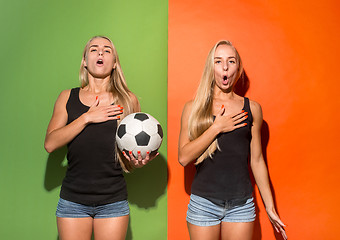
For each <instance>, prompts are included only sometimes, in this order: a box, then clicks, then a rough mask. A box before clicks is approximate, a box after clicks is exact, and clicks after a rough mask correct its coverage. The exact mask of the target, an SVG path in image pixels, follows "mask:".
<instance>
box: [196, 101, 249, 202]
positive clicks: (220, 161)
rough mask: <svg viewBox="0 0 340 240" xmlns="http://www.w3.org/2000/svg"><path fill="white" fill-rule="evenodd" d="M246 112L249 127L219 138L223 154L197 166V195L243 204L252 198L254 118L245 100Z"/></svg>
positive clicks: (217, 152)
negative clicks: (250, 168)
mask: <svg viewBox="0 0 340 240" xmlns="http://www.w3.org/2000/svg"><path fill="white" fill-rule="evenodd" d="M243 110H245V111H246V112H248V118H247V119H246V120H245V121H243V123H247V126H245V127H241V128H238V129H235V130H234V131H232V132H227V133H222V134H219V135H218V136H217V141H218V144H219V147H220V151H219V150H216V151H215V153H214V154H213V157H212V158H210V157H208V158H206V159H205V160H204V161H203V162H201V163H200V164H198V165H197V166H196V175H195V178H194V181H193V183H192V187H191V192H192V193H193V194H195V195H198V196H201V197H205V198H208V199H210V200H213V199H218V200H224V201H229V202H230V203H231V204H232V203H235V204H241V203H243V202H245V201H246V199H248V198H249V197H251V195H252V192H253V187H252V184H251V181H250V176H249V170H248V156H249V152H250V141H251V127H252V122H253V116H252V114H251V111H250V106H249V99H248V98H244V106H243Z"/></svg>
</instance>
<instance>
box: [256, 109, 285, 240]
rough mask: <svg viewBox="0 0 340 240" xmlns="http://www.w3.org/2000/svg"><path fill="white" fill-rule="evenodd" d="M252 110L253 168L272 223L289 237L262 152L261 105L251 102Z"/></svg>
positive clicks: (283, 234) (278, 230)
mask: <svg viewBox="0 0 340 240" xmlns="http://www.w3.org/2000/svg"><path fill="white" fill-rule="evenodd" d="M251 111H252V113H253V127H252V140H251V144H250V151H251V160H250V165H251V169H252V172H253V174H254V178H255V181H256V185H257V186H258V188H259V191H260V193H261V197H262V199H263V202H264V205H265V208H266V211H267V214H268V217H269V219H270V221H271V223H272V224H273V226H274V228H275V229H276V231H277V232H281V234H282V236H283V238H284V239H287V235H286V232H285V230H284V228H283V227H285V225H284V224H283V222H282V221H281V220H280V218H279V216H278V215H277V213H276V211H275V206H274V201H273V196H272V192H271V190H270V184H269V177H268V170H267V166H266V163H265V161H264V158H263V154H262V147H261V125H262V120H263V118H262V110H261V106H260V105H259V104H258V103H256V102H251Z"/></svg>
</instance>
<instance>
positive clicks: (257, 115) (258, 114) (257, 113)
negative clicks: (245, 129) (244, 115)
mask: <svg viewBox="0 0 340 240" xmlns="http://www.w3.org/2000/svg"><path fill="white" fill-rule="evenodd" d="M249 103H250V110H251V113H252V115H253V118H254V120H255V121H260V122H262V107H261V105H260V104H259V103H258V102H256V101H253V100H249Z"/></svg>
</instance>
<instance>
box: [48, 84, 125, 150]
mask: <svg viewBox="0 0 340 240" xmlns="http://www.w3.org/2000/svg"><path fill="white" fill-rule="evenodd" d="M69 96H70V90H65V91H63V92H61V93H60V95H59V97H58V99H57V101H56V103H55V105H54V110H53V114H52V118H51V121H50V123H49V125H48V128H47V132H46V137H45V149H46V151H47V152H49V153H50V152H53V151H54V150H56V149H58V148H60V147H62V146H64V145H66V144H67V143H69V142H70V141H72V139H74V138H75V137H76V136H77V135H78V134H79V133H80V132H81V131H82V130H83V129H84V128H85V127H86V126H87V125H88V124H90V123H95V122H105V121H108V120H114V119H117V118H119V116H118V115H119V114H121V112H120V111H121V108H120V107H118V106H117V105H110V106H98V104H99V99H96V100H95V102H94V103H93V104H92V105H91V107H90V109H89V110H88V111H87V112H86V113H84V114H82V115H81V116H80V117H79V118H77V119H76V120H74V121H73V122H71V123H69V124H67V117H68V115H67V111H66V103H67V100H68V98H69ZM66 124H67V125H66Z"/></svg>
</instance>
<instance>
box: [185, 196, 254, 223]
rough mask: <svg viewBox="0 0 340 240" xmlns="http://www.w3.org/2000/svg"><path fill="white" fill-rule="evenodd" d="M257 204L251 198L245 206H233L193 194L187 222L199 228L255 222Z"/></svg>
mask: <svg viewBox="0 0 340 240" xmlns="http://www.w3.org/2000/svg"><path fill="white" fill-rule="evenodd" d="M255 217H256V213H255V204H254V202H253V198H252V197H251V198H249V199H248V200H247V201H246V202H245V203H244V204H241V205H238V206H231V205H230V204H228V202H227V201H223V200H214V202H212V201H211V200H209V199H206V198H203V197H200V196H197V195H194V194H191V196H190V202H189V205H188V211H187V222H189V223H191V224H194V225H197V226H214V225H218V224H220V223H221V222H252V221H254V220H255Z"/></svg>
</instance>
